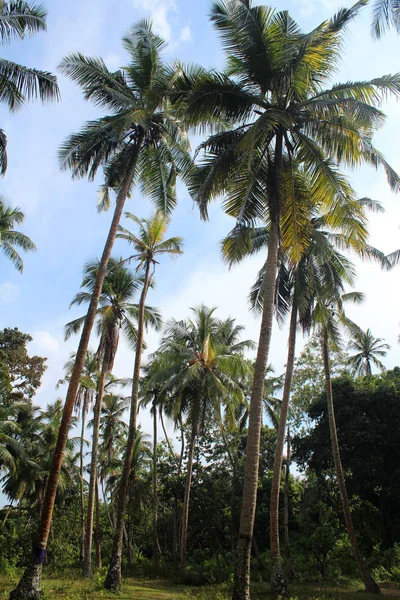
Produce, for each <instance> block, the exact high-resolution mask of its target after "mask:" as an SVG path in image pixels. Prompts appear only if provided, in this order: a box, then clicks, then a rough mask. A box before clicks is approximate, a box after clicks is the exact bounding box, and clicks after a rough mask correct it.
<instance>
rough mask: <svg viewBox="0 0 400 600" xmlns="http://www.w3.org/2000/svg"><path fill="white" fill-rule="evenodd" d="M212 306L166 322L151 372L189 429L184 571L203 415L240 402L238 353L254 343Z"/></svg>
mask: <svg viewBox="0 0 400 600" xmlns="http://www.w3.org/2000/svg"><path fill="white" fill-rule="evenodd" d="M215 310H216V309H215V308H208V307H206V306H204V305H203V306H200V307H199V308H196V309H192V312H193V318H192V319H188V320H183V321H175V320H172V321H170V322H169V323H168V325H167V328H166V331H165V333H164V337H163V339H162V342H161V345H160V348H159V353H160V354H161V355H162V356H163V363H164V366H163V369H161V370H160V371H159V372H158V373H157V374H156V375H155V376H154V377H153V381H154V382H155V383H158V382H163V383H164V385H163V387H162V389H161V393H162V394H163V393H166V394H167V401H168V402H169V403H170V406H168V405H166V408H167V412H169V413H170V414H173V415H175V418H176V419H177V420H178V419H179V418H181V419H182V418H184V417H185V418H186V425H187V428H188V430H189V435H188V437H189V439H188V461H187V468H186V482H185V494H184V501H183V513H182V524H181V546H180V568H181V571H182V573H183V574H184V572H185V569H186V547H187V531H188V518H189V501H190V489H191V481H192V466H193V453H194V448H195V443H196V438H197V436H198V434H199V433H200V432H201V431H202V430H203V429H204V427H205V423H206V420H207V419H212V418H213V419H215V421H216V422H219V420H220V415H221V405H222V406H224V408H225V410H226V411H227V412H228V413H230V412H232V411H233V410H234V406H235V405H236V404H237V403H238V402H243V401H244V392H243V389H242V387H241V386H240V384H239V383H238V381H239V380H240V379H241V378H244V377H245V375H246V373H247V371H248V368H249V366H248V363H247V362H246V361H245V359H244V358H243V355H242V353H243V352H244V351H245V350H246V349H248V348H252V347H253V342H251V341H250V340H245V341H239V340H240V335H241V333H242V330H243V327H241V326H236V324H235V320H234V319H227V320H225V321H221V320H220V319H217V318H216V317H215V316H214V312H215ZM180 415H181V417H179V416H180Z"/></svg>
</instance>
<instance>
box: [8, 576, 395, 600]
mask: <svg viewBox="0 0 400 600" xmlns="http://www.w3.org/2000/svg"><path fill="white" fill-rule="evenodd" d="M16 582H17V574H14V573H11V574H10V575H8V576H5V575H4V576H0V599H1V600H5V599H6V598H8V595H9V592H10V590H11V589H12V588H13V586H14V585H15V583H16ZM43 591H44V600H52V599H55V600H97V599H106V598H109V599H114V600H128V599H130V600H230V597H231V596H230V586H228V585H218V586H204V587H196V588H192V587H187V586H179V585H173V584H171V583H170V582H166V581H160V580H154V581H152V580H148V581H137V580H134V579H129V578H128V579H125V580H124V585H123V588H122V590H121V591H120V592H118V593H110V592H108V591H106V590H104V589H103V588H102V581H101V580H100V578H99V577H94V578H93V579H92V580H90V581H88V580H86V579H82V578H80V577H78V576H76V575H75V576H73V577H71V576H68V577H63V578H59V577H57V578H52V577H47V578H46V579H44V581H43ZM385 596H386V597H392V598H396V597H397V598H399V599H400V590H399V589H396V588H395V587H392V589H385ZM251 597H252V600H264V599H265V600H267V599H268V600H269V599H272V596H271V595H270V594H269V592H268V586H267V584H265V583H259V584H255V585H254V586H253V587H252V594H251ZM286 600H376V596H375V595H374V594H366V593H365V592H362V591H361V589H360V586H358V585H357V584H355V585H354V586H351V587H329V586H326V587H321V586H296V585H293V586H292V587H291V595H290V597H289V598H287V599H286Z"/></svg>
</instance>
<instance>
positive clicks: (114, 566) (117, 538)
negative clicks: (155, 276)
mask: <svg viewBox="0 0 400 600" xmlns="http://www.w3.org/2000/svg"><path fill="white" fill-rule="evenodd" d="M149 284H150V262H149V261H147V263H146V270H145V276H144V283H143V289H142V293H141V295H140V301H139V315H138V336H137V341H136V355H135V364H134V369H133V381H132V395H131V408H130V417H129V433H128V440H127V444H126V450H125V458H124V467H123V471H122V477H121V483H120V486H119V494H118V507H117V515H116V525H115V533H114V544H113V551H112V555H111V562H110V566H109V569H108V573H107V577H106V580H105V582H104V587H105V589H106V590H115V591H116V590H119V589H120V587H121V558H122V543H123V534H124V516H125V506H126V498H127V492H128V485H129V477H130V473H131V468H132V459H133V451H134V446H135V439H136V416H137V410H138V402H139V378H140V366H141V362H142V351H143V338H144V308H145V302H146V296H147V291H148V289H149Z"/></svg>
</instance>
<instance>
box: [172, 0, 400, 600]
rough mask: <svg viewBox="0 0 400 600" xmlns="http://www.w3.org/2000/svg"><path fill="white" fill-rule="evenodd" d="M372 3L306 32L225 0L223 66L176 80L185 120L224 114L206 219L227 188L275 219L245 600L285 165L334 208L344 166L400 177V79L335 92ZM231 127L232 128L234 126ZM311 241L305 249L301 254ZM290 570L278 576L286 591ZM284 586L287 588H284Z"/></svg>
mask: <svg viewBox="0 0 400 600" xmlns="http://www.w3.org/2000/svg"><path fill="white" fill-rule="evenodd" d="M363 4H364V2H363V1H361V2H358V3H357V4H355V5H354V6H353V7H352V8H349V9H342V10H341V11H339V12H338V14H337V15H335V16H334V17H333V18H332V19H331V20H329V21H324V22H323V23H322V24H321V25H320V26H318V27H316V28H315V29H314V30H313V31H312V32H311V33H309V34H303V33H302V32H301V31H300V29H299V27H298V25H297V24H296V23H295V22H294V21H293V19H292V18H291V17H290V16H289V14H288V13H287V12H275V11H274V10H273V9H271V8H268V7H265V6H254V7H253V6H252V3H251V1H250V0H246V1H240V2H238V1H236V0H227V1H225V2H216V3H214V5H213V8H212V16H211V18H212V20H213V22H214V24H215V26H216V28H217V30H218V32H219V33H220V34H221V37H222V41H223V44H224V46H225V48H226V50H227V54H228V56H227V68H226V70H225V72H223V73H215V72H211V73H210V72H207V71H205V70H204V69H202V68H200V67H195V68H192V69H187V70H186V71H185V69H183V68H182V77H181V78H180V80H179V81H178V84H177V86H179V88H180V95H179V99H180V100H181V102H182V106H183V109H184V111H185V119H186V122H187V123H188V124H189V125H191V126H193V127H196V126H198V125H201V126H202V127H204V126H207V125H213V126H214V128H215V123H216V121H217V124H218V121H222V122H223V123H224V125H225V127H224V129H223V130H222V131H221V132H219V133H216V134H213V135H211V136H210V137H209V139H208V140H206V141H205V142H204V143H203V144H202V145H201V147H200V150H202V151H203V160H202V162H201V163H200V166H199V167H198V169H197V170H196V172H195V174H194V176H193V181H192V187H191V191H192V193H193V195H194V197H195V199H196V200H197V202H198V204H199V207H200V210H201V214H202V216H203V218H207V216H208V211H207V205H208V202H209V201H210V199H212V198H215V197H218V196H219V195H220V194H224V197H225V199H224V204H223V206H224V209H225V211H226V212H227V213H228V214H230V215H232V216H233V217H235V218H237V219H238V220H239V221H240V222H241V223H243V224H251V223H252V222H253V221H254V220H255V219H256V218H261V219H262V220H263V221H265V220H266V219H268V220H269V228H270V234H269V242H268V258H267V262H266V273H265V290H266V293H265V297H264V304H263V312H262V320H261V327H260V338H259V345H258V352H257V359H256V367H255V374H254V381H253V390H252V397H251V408H250V421H249V429H248V439H249V443H248V445H247V450H246V462H245V476H244V488H243V502H242V514H241V524H240V535H239V543H238V552H237V556H238V560H237V562H236V569H235V583H234V589H233V599H234V600H248V598H249V581H250V580H249V574H250V554H251V540H252V534H253V526H254V517H255V508H256V499H257V482H258V462H259V448H260V431H261V417H262V395H263V384H264V377H265V369H266V365H267V363H268V354H269V347H270V339H271V330H272V321H273V311H274V298H275V281H276V273H277V266H278V250H279V246H280V221H281V213H282V204H283V202H284V201H288V202H290V201H291V193H290V189H291V186H290V185H288V183H289V184H290V179H289V180H288V179H287V178H284V177H283V167H284V164H285V163H286V164H291V163H293V162H297V163H300V164H301V165H302V166H303V168H304V169H305V170H306V171H307V172H308V173H309V176H310V178H311V179H312V180H313V185H314V188H315V190H316V193H317V194H318V199H319V202H320V204H321V205H322V206H324V207H325V209H328V210H329V209H331V208H332V200H333V199H335V200H334V201H335V202H340V203H341V204H342V206H345V205H346V201H347V200H348V199H349V197H350V196H351V189H350V186H349V185H348V183H347V181H346V179H345V178H343V177H342V176H341V174H340V173H339V172H338V171H337V168H336V167H337V163H338V162H343V163H345V164H352V165H356V164H361V163H370V164H373V165H374V166H378V165H383V167H384V168H385V170H386V173H387V176H388V180H389V183H390V185H391V187H392V188H393V189H395V190H397V189H399V183H400V180H399V178H398V176H397V174H396V173H394V172H393V170H392V169H391V168H390V166H389V165H388V164H387V163H386V161H384V159H383V157H382V155H381V154H380V153H379V152H378V151H377V150H375V149H374V147H373V145H372V137H373V134H374V132H375V131H376V129H377V128H378V127H379V125H380V123H381V122H382V119H383V114H382V112H381V111H380V110H378V108H377V106H378V105H379V103H380V102H381V100H382V99H383V98H384V96H385V94H386V92H389V91H392V92H393V93H394V94H395V95H398V94H399V92H400V77H399V76H398V75H395V76H390V75H389V76H385V77H382V78H377V79H374V80H372V81H369V82H355V83H353V82H349V83H346V84H341V85H334V86H333V87H331V88H329V87H326V86H327V85H328V81H329V79H330V78H331V77H332V75H333V73H334V69H335V68H336V65H337V61H338V60H339V58H340V53H341V49H342V45H341V40H342V37H343V33H344V30H345V28H346V25H347V24H348V23H349V22H350V21H351V20H352V19H353V18H354V17H355V16H356V14H357V13H358V12H359V10H360V8H361V7H362V5H363ZM227 122H228V123H230V124H231V125H230V128H227V127H226V124H227ZM302 245H306V237H305V236H300V238H299V243H297V244H295V248H296V249H297V251H298V252H299V253H300V254H301V249H302ZM281 574H282V569H281V568H279V565H277V569H276V570H275V572H274V574H273V578H275V579H276V585H275V584H274V587H275V589H276V590H277V591H279V586H280V580H281ZM283 591H284V590H283Z"/></svg>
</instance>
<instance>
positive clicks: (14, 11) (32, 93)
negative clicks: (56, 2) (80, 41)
mask: <svg viewBox="0 0 400 600" xmlns="http://www.w3.org/2000/svg"><path fill="white" fill-rule="evenodd" d="M46 16H47V12H46V11H45V10H44V8H43V7H42V6H37V5H36V6H35V5H33V4H30V3H28V2H24V1H23V0H10V1H9V2H7V1H3V2H1V4H0V40H1V42H2V43H3V44H6V43H8V42H10V41H11V40H12V39H14V38H19V39H21V40H23V39H24V38H25V37H26V36H27V35H33V34H34V33H37V32H38V31H45V30H46ZM0 88H1V95H0V100H1V102H3V103H5V104H7V106H8V108H9V110H11V111H14V110H17V109H18V108H20V107H21V106H22V105H23V104H24V103H25V101H26V100H31V99H32V98H37V97H39V98H40V100H42V101H46V100H59V98H60V93H59V89H58V85H57V80H56V77H55V76H54V75H52V74H51V73H47V72H45V71H38V70H37V69H30V68H28V67H24V66H22V65H19V64H17V63H15V62H12V61H10V60H6V59H4V58H0ZM6 169H7V137H6V135H5V133H4V131H3V130H2V129H0V174H1V175H4V173H5V172H6Z"/></svg>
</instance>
